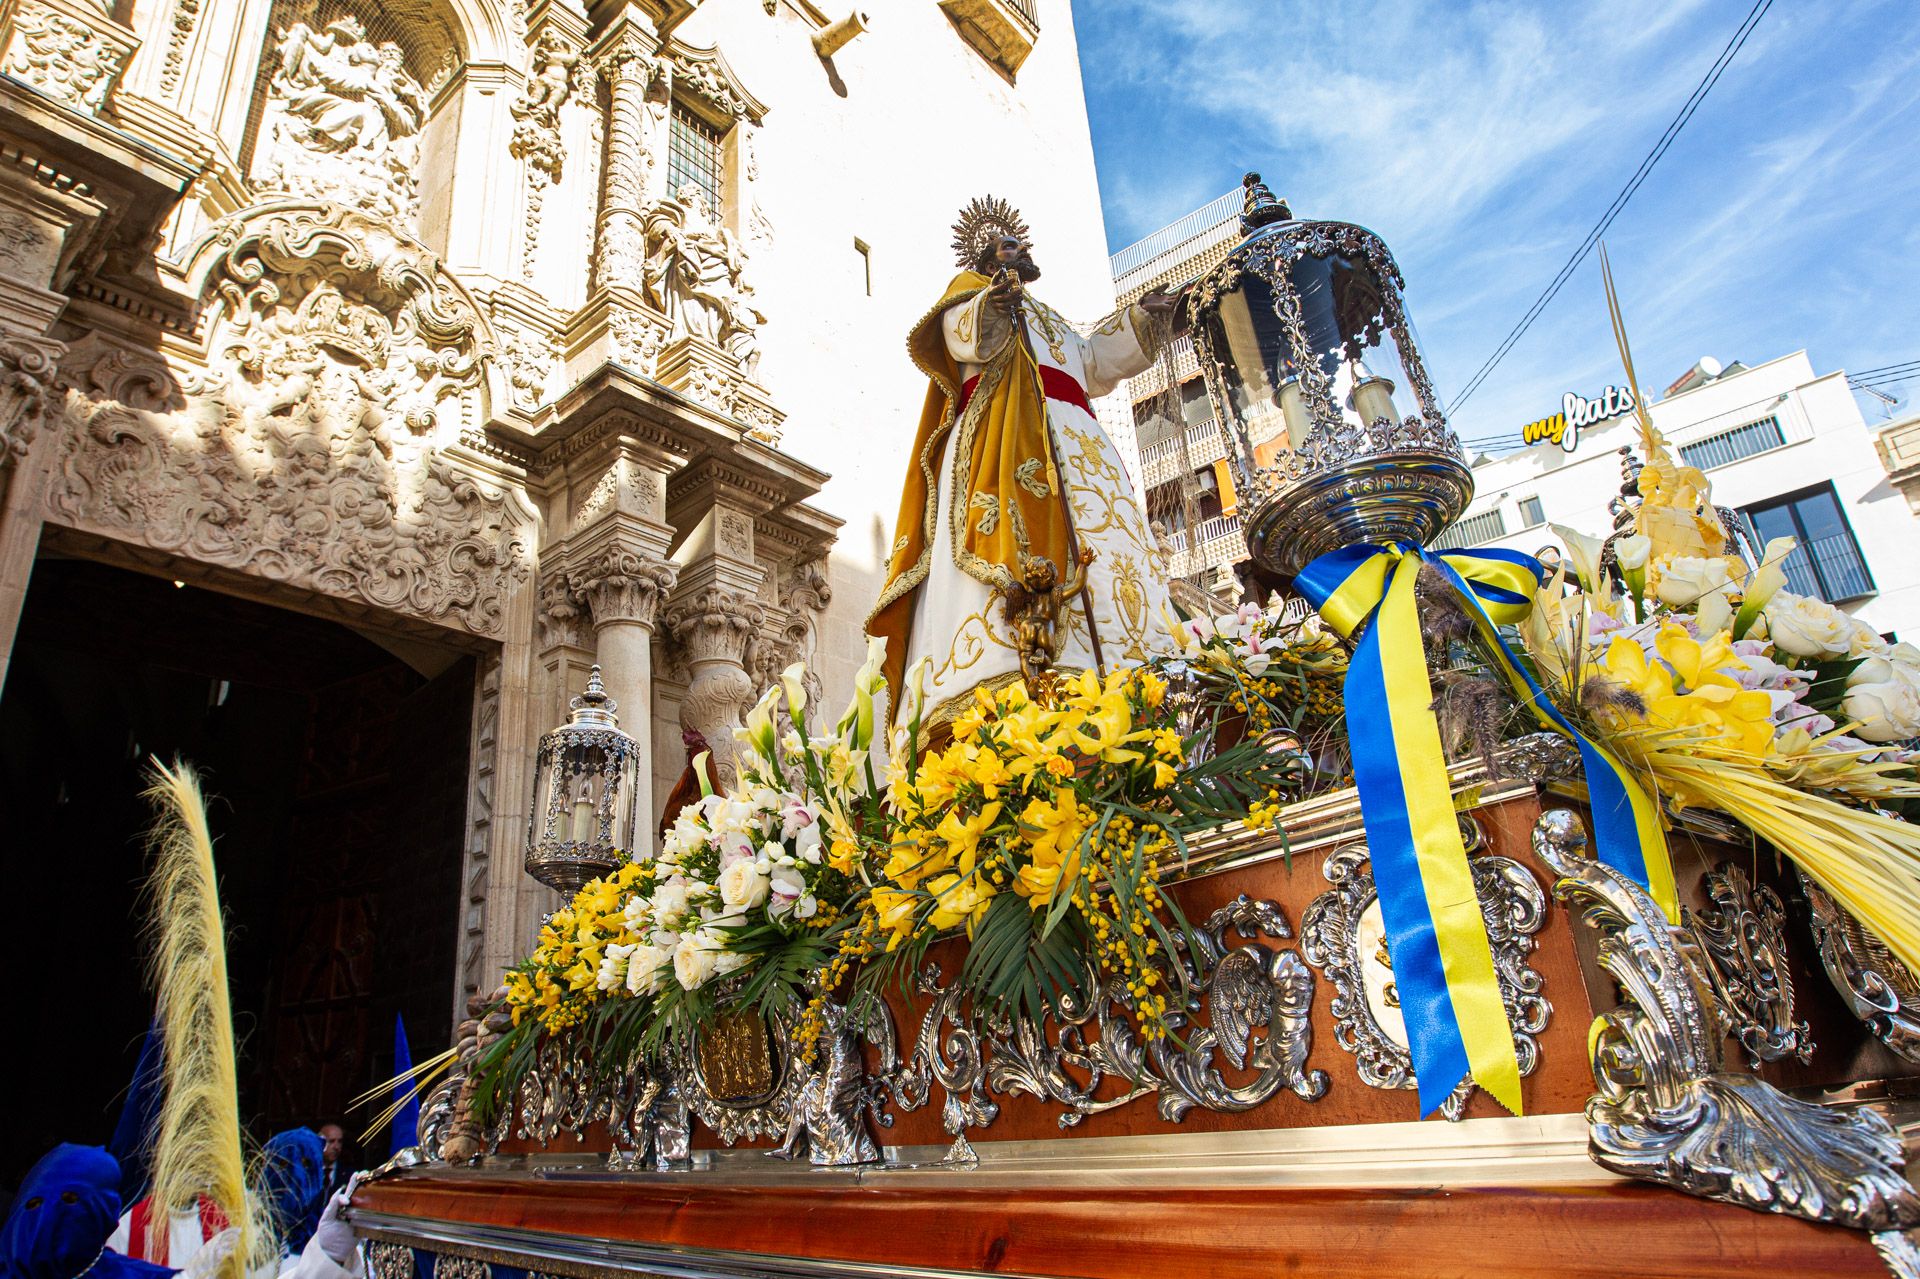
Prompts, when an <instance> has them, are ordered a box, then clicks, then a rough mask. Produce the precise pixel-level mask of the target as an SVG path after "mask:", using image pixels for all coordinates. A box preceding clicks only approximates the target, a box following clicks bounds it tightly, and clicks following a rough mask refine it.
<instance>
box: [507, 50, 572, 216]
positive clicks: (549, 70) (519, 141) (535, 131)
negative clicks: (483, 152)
mask: <svg viewBox="0 0 1920 1279" xmlns="http://www.w3.org/2000/svg"><path fill="white" fill-rule="evenodd" d="M582 69H583V64H582V62H581V58H580V50H579V49H577V48H575V47H574V45H573V42H572V41H570V40H568V39H567V38H566V37H565V36H562V35H561V34H560V33H559V32H557V31H552V30H548V31H545V32H543V33H541V36H540V39H539V40H538V41H536V42H535V43H534V46H533V69H532V75H531V76H530V77H529V78H528V80H527V87H526V90H525V92H524V93H523V94H522V95H521V97H520V100H519V101H518V102H516V103H514V104H513V106H512V107H510V108H509V110H511V111H512V113H513V118H514V121H515V123H514V126H513V141H512V142H511V143H510V144H509V150H511V151H512V153H513V154H514V155H515V156H517V157H519V158H520V159H523V160H525V161H527V163H529V164H531V165H532V166H533V167H534V168H535V169H536V170H537V171H538V172H540V173H541V174H543V175H545V177H546V178H547V180H548V181H551V182H558V181H559V180H560V166H561V164H562V163H563V162H564V161H565V160H566V154H567V153H566V146H565V144H564V143H563V142H562V141H561V138H560V108H561V107H562V106H564V105H566V101H567V98H568V97H569V96H571V94H572V93H573V89H574V79H575V77H576V75H577V74H579V72H580V71H581V70H582Z"/></svg>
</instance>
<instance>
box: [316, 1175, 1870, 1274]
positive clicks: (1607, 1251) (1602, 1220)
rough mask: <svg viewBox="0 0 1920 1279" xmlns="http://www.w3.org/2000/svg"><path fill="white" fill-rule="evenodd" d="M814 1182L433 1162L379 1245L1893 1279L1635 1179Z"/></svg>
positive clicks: (484, 1251) (641, 1269)
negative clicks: (1268, 1183)
mask: <svg viewBox="0 0 1920 1279" xmlns="http://www.w3.org/2000/svg"><path fill="white" fill-rule="evenodd" d="M822 1176H823V1178H824V1179H826V1180H831V1181H833V1182H835V1183H836V1184H832V1185H825V1184H823V1185H820V1186H818V1187H817V1188H815V1187H807V1186H795V1185H793V1184H792V1183H791V1181H788V1183H787V1184H779V1185H757V1186H756V1185H744V1184H737V1183H735V1184H721V1185H715V1184H712V1179H710V1178H703V1177H702V1176H701V1175H699V1174H691V1175H673V1174H667V1175H655V1176H639V1177H633V1178H613V1177H605V1178H601V1179H597V1180H594V1179H581V1180H574V1179H549V1178H544V1177H541V1176H538V1175H535V1174H520V1175H515V1176H502V1175H499V1174H497V1173H496V1174H489V1173H476V1174H469V1173H465V1172H462V1171H457V1170H445V1169H439V1170H432V1171H428V1170H425V1169H423V1170H420V1171H419V1172H416V1173H409V1174H406V1175H402V1176H398V1177H393V1178H389V1179H387V1180H383V1181H380V1182H377V1183H373V1184H370V1185H366V1186H363V1187H362V1188H361V1190H360V1192H359V1194H358V1195H357V1196H356V1198H355V1201H354V1221H355V1225H356V1227H357V1228H358V1229H360V1230H362V1231H364V1232H367V1233H368V1234H370V1235H371V1236H372V1237H374V1238H376V1239H387V1240H391V1241H395V1242H400V1243H405V1244H408V1245H411V1246H413V1247H415V1248H422V1249H426V1250H428V1251H432V1252H436V1253H444V1254H450V1255H465V1256H468V1257H475V1258H478V1259H480V1260H485V1261H492V1262H495V1263H498V1264H504V1265H507V1266H512V1267H517V1268H524V1269H527V1270H531V1271H536V1272H543V1273H548V1274H561V1275H582V1276H584V1275H594V1274H601V1275H604V1274H611V1273H615V1272H622V1271H623V1272H626V1273H628V1274H632V1273H636V1272H637V1273H641V1274H653V1275H671V1276H693V1275H708V1276H714V1275H746V1276H801V1275H810V1276H821V1275H914V1276H921V1277H922V1279H931V1277H933V1276H942V1275H975V1274H989V1275H1027V1276H1077V1277H1081V1279H1133V1277H1135V1276H1175V1275H1195V1276H1205V1277H1206V1279H1275V1276H1283V1275H1313V1276H1355V1277H1356V1279H1360V1277H1364V1279H1379V1277H1381V1276H1394V1277H1396V1279H1418V1277H1422V1276H1431V1277H1432V1279H1441V1277H1442V1276H1448V1277H1452V1276H1460V1277H1462V1279H1465V1277H1468V1276H1470V1277H1471V1279H1502V1277H1505V1276H1528V1277H1530V1279H1531V1277H1534V1276H1549V1275H1552V1276H1588V1275H1590V1276H1595V1277H1596V1279H1599V1277H1604V1279H1629V1277H1631V1276H1656V1275H1657V1276H1686V1277H1687V1279H1708V1277H1709V1276H1721V1275H1728V1276H1732V1275H1743V1276H1744V1275H1823V1276H1854V1275H1858V1276H1875V1277H1884V1276H1885V1275H1886V1274H1887V1271H1886V1269H1885V1267H1884V1266H1883V1264H1882V1263H1881V1261H1880V1259H1879V1257H1878V1255H1877V1254H1876V1252H1875V1250H1874V1247H1873V1245H1872V1243H1871V1242H1870V1241H1869V1239H1868V1238H1867V1237H1866V1236H1865V1235H1862V1234H1858V1233H1855V1232H1853V1231H1849V1230H1843V1229H1840V1228H1837V1227H1831V1226H1820V1225H1814V1224H1812V1223H1809V1222H1805V1221H1800V1220H1798V1219H1795V1218H1791V1217H1782V1216H1777V1215H1772V1214H1765V1213H1756V1212H1749V1211H1747V1210H1745V1209H1741V1208H1735V1207H1730V1206H1728V1205H1725V1204H1718V1203H1712V1202H1708V1201H1705V1200H1700V1199H1694V1198H1691V1197H1689V1196H1686V1195H1683V1194H1680V1193H1677V1192H1675V1191H1670V1190H1667V1189H1664V1188H1662V1187H1657V1186H1650V1185H1641V1184H1636V1183H1628V1182H1618V1181H1616V1182H1603V1183H1599V1184H1573V1185H1544V1186H1525V1187H1518V1186H1507V1187H1444V1188H1443V1187H1432V1188H1424V1189H1423V1188H1409V1187H1392V1188H1363V1189H1322V1188H1315V1189H1300V1188H1297V1187H1283V1188H1247V1187H1230V1188H1217V1189H1207V1188H1192V1187H1186V1188H1163V1189H1119V1188H1109V1187H1099V1186H1068V1185H1062V1186H1060V1187H1057V1188H1042V1187H1027V1188H1022V1189H1017V1190H1010V1189H1004V1188H1002V1189H995V1188H982V1189H960V1188H955V1187H954V1186H953V1184H952V1182H951V1181H949V1180H946V1179H944V1178H943V1179H940V1182H939V1184H937V1185H936V1184H928V1185H925V1186H917V1185H914V1184H913V1183H912V1182H911V1181H906V1182H902V1181H900V1180H897V1179H889V1180H888V1182H887V1184H885V1185H874V1184H862V1183H860V1182H859V1181H857V1180H855V1179H852V1178H849V1177H846V1176H845V1175H844V1174H837V1175H836V1174H822Z"/></svg>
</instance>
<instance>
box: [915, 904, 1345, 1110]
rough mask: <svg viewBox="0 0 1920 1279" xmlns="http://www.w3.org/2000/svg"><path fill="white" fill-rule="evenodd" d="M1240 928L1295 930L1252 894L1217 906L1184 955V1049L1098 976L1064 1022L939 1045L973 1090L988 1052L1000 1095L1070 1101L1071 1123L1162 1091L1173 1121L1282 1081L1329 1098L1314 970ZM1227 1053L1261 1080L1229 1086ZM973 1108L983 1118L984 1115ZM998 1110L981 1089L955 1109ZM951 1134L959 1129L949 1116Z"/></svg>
mask: <svg viewBox="0 0 1920 1279" xmlns="http://www.w3.org/2000/svg"><path fill="white" fill-rule="evenodd" d="M1229 931H1231V932H1232V933H1233V934H1234V935H1235V936H1237V937H1239V938H1242V939H1251V938H1254V937H1256V936H1265V937H1268V938H1284V937H1291V936H1292V932H1291V930H1290V929H1289V928H1288V926H1287V921H1286V917H1285V916H1284V915H1283V914H1282V912H1281V910H1280V907H1279V906H1278V905H1276V904H1275V903H1273V902H1269V901H1254V900H1252V899H1250V898H1248V897H1245V896H1242V897H1239V898H1237V899H1235V900H1234V901H1232V902H1230V903H1228V904H1227V905H1225V906H1222V907H1221V908H1220V909H1218V910H1216V911H1214V912H1213V914H1212V915H1210V916H1209V917H1208V918H1207V920H1206V922H1205V923H1204V924H1203V925H1201V926H1200V927H1199V928H1198V929H1196V930H1195V931H1194V942H1195V949H1194V950H1192V951H1191V952H1189V951H1188V950H1187V949H1186V948H1185V945H1184V943H1182V953H1181V956H1180V960H1181V963H1182V964H1183V965H1184V966H1185V968H1186V973H1187V981H1188V986H1189V989H1190V991H1191V992H1192V993H1191V998H1190V1002H1189V1004H1188V1006H1187V1008H1186V1009H1185V1010H1184V1011H1172V1012H1170V1013H1169V1014H1168V1016H1167V1021H1168V1024H1169V1026H1170V1028H1172V1029H1173V1030H1175V1031H1176V1032H1179V1033H1180V1034H1181V1036H1182V1037H1183V1038H1184V1039H1185V1041H1186V1043H1185V1047H1181V1046H1179V1045H1177V1044H1175V1043H1174V1042H1173V1041H1172V1040H1170V1039H1164V1040H1154V1041H1148V1040H1145V1039H1144V1038H1142V1036H1141V1035H1140V1033H1139V1031H1138V1029H1137V1028H1136V1027H1135V1025H1134V1024H1133V1021H1132V1019H1131V1017H1130V1015H1129V1007H1130V1002H1131V1001H1130V999H1129V997H1128V995H1127V992H1126V985H1125V983H1124V982H1120V981H1117V980H1115V981H1108V982H1105V983H1098V982H1096V981H1095V980H1094V979H1093V976H1092V975H1091V974H1089V980H1088V983H1087V985H1088V987H1089V988H1090V989H1092V990H1094V991H1095V992H1096V993H1095V994H1094V996H1093V998H1092V999H1090V1000H1088V1001H1086V1002H1085V1003H1084V1004H1082V1003H1068V1004H1067V1005H1066V1006H1064V1007H1063V1008H1062V1009H1061V1010H1060V1012H1059V1015H1058V1017H1057V1018H1056V1017H1048V1018H1047V1019H1046V1021H1045V1022H1044V1023H1035V1022H1032V1021H1029V1020H1027V1019H1024V1018H1015V1019H1012V1020H1010V1021H1004V1022H999V1023H993V1024H989V1025H987V1026H986V1027H985V1032H986V1033H985V1035H984V1036H981V1035H979V1034H978V1033H977V1032H975V1031H974V1030H973V1029H972V1028H971V1027H968V1028H966V1029H964V1030H961V1031H959V1032H958V1033H956V1034H955V1035H953V1036H950V1037H948V1038H947V1039H946V1040H945V1041H944V1042H943V1043H942V1044H941V1045H940V1047H941V1048H943V1049H945V1050H946V1051H948V1052H949V1053H951V1054H952V1056H953V1057H954V1058H955V1059H956V1060H957V1062H958V1063H959V1064H960V1065H961V1066H962V1067H963V1069H959V1070H954V1071H950V1072H949V1073H950V1074H951V1075H952V1076H953V1077H954V1078H955V1079H956V1081H957V1082H959V1083H960V1084H961V1086H962V1087H964V1088H968V1089H969V1090H973V1089H976V1088H977V1070H978V1067H977V1065H976V1063H977V1062H979V1061H980V1060H982V1059H984V1063H985V1080H986V1083H987V1084H988V1085H989V1086H990V1087H991V1088H992V1089H993V1090H994V1091H997V1092H1002V1093H1028V1094H1030V1095H1032V1096H1035V1097H1038V1098H1040V1099H1042V1100H1043V1101H1049V1102H1053V1103H1056V1104H1059V1105H1061V1106H1063V1107H1064V1108H1065V1109H1064V1110H1062V1112H1061V1113H1060V1115H1059V1124H1060V1126H1061V1127H1062V1128H1071V1127H1073V1126H1075V1125H1077V1124H1079V1123H1080V1122H1081V1121H1082V1120H1084V1119H1085V1118H1086V1117H1087V1116H1088V1115H1094V1114H1099V1113H1101V1112H1103V1111H1107V1110H1112V1109H1115V1108H1116V1107H1119V1106H1125V1105H1128V1104H1131V1103H1132V1102H1134V1101H1138V1100H1140V1099H1142V1098H1145V1097H1153V1098H1155V1100H1156V1104H1157V1108H1158V1110H1159V1113H1160V1115H1161V1117H1162V1118H1164V1119H1167V1120H1170V1121H1172V1122H1174V1123H1178V1122H1180V1121H1181V1120H1182V1119H1184V1118H1185V1117H1186V1116H1187V1115H1188V1114H1189V1113H1190V1112H1192V1111H1193V1110H1194V1109H1196V1108H1199V1109H1203V1110H1210V1111H1215V1112H1221V1113H1237V1112H1240V1111H1246V1110H1251V1109H1253V1108H1254V1107H1255V1106H1259V1105H1262V1104H1263V1103H1265V1102H1267V1101H1269V1100H1271V1099H1272V1098H1273V1097H1274V1096H1276V1095H1277V1094H1278V1093H1279V1092H1280V1090H1281V1089H1283V1088H1287V1089H1291V1090H1292V1091H1293V1092H1294V1094H1295V1095H1296V1096H1298V1097H1300V1098H1301V1099H1302V1100H1305V1101H1316V1100H1318V1099H1319V1098H1320V1097H1322V1096H1324V1095H1325V1094H1326V1091H1327V1076H1326V1074H1325V1072H1324V1071H1319V1070H1308V1069H1307V1068H1306V1062H1307V1056H1308V1053H1309V1051H1310V1050H1311V1048H1312V1044H1313V1028H1312V1024H1311V1021H1310V1019H1309V1013H1310V1011H1311V1009H1312V1006H1313V973H1312V971H1311V970H1310V969H1308V967H1307V966H1306V964H1304V963H1303V962H1301V960H1300V957H1299V956H1298V955H1297V954H1295V953H1294V952H1293V951H1291V950H1276V949H1274V948H1272V947H1269V946H1266V945H1263V944H1261V943H1259V942H1251V943H1250V944H1247V945H1241V946H1234V945H1230V944H1229V943H1228V941H1227V934H1228V932H1229ZM1176 941H1179V939H1176ZM951 995H952V992H951V991H948V992H945V997H946V999H947V1000H948V1002H945V1003H942V1002H939V1001H936V1006H935V1008H934V1009H932V1010H930V1011H929V1015H928V1021H927V1022H926V1023H923V1026H922V1032H921V1033H922V1042H921V1043H920V1044H919V1045H917V1046H916V1051H915V1063H916V1065H917V1064H918V1063H920V1062H921V1061H927V1062H929V1064H930V1063H931V1061H932V1060H933V1059H934V1052H935V1050H934V1049H932V1048H930V1046H929V1044H928V1043H927V1042H926V1041H927V1039H928V1036H929V1032H930V1031H932V1030H933V1029H934V1028H935V1027H936V1026H937V1024H938V1021H937V1019H936V1017H935V1014H936V1013H938V1014H940V1017H941V1018H950V1017H951V1016H952V1011H953V1008H954V1007H955V1004H954V1003H953V1002H952V1001H951ZM1203 1014H1204V1023H1203V1017H1202V1015H1203ZM1216 1054H1218V1057H1217V1058H1216ZM1219 1061H1224V1062H1225V1063H1227V1064H1229V1065H1231V1066H1233V1067H1234V1068H1235V1069H1236V1070H1250V1071H1252V1072H1253V1077H1252V1078H1251V1079H1249V1080H1248V1081H1247V1082H1246V1083H1244V1084H1239V1085H1234V1084H1230V1083H1228V1082H1227V1080H1226V1078H1225V1076H1224V1075H1223V1074H1222V1072H1221V1069H1220V1066H1219V1065H1218V1064H1217V1062H1219ZM921 1078H924V1075H923V1076H921ZM1110 1082H1118V1083H1120V1084H1121V1085H1123V1086H1124V1087H1123V1091H1121V1092H1119V1093H1114V1094H1113V1095H1111V1096H1107V1097H1101V1096H1099V1094H1100V1093H1101V1092H1102V1091H1111V1090H1110V1088H1108V1085H1109V1083H1110ZM943 1086H944V1085H943ZM949 1098H950V1100H951V1099H953V1092H952V1089H951V1088H950V1087H949ZM909 1108H910V1107H909ZM969 1109H971V1110H972V1111H973V1112H974V1114H978V1115H980V1116H982V1117H983V1118H982V1119H978V1120H977V1119H974V1118H973V1117H972V1115H969V1114H968V1113H967V1112H968V1110H969ZM994 1113H995V1111H994V1110H993V1109H991V1108H990V1107H982V1106H980V1105H979V1099H978V1098H977V1096H976V1097H963V1098H960V1099H959V1113H958V1114H957V1115H956V1116H955V1117H956V1118H961V1119H964V1120H966V1121H967V1122H982V1121H984V1122H991V1120H992V1118H993V1115H994ZM964 1127H965V1124H962V1128H964ZM948 1131H950V1132H952V1131H955V1128H954V1127H953V1126H952V1125H951V1124H949V1127H948Z"/></svg>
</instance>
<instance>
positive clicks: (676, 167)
mask: <svg viewBox="0 0 1920 1279" xmlns="http://www.w3.org/2000/svg"><path fill="white" fill-rule="evenodd" d="M689 182H691V183H693V184H694V185H695V186H697V187H699V188H700V189H701V190H702V191H704V192H705V193H706V196H707V204H708V206H709V207H710V208H712V209H713V211H714V213H715V214H718V213H719V212H720V211H721V209H722V208H724V207H725V206H724V205H722V204H721V203H720V130H718V129H716V128H714V127H713V126H712V125H710V124H708V123H707V122H706V121H705V120H702V119H701V118H700V117H699V116H697V115H694V114H693V113H692V112H691V111H687V110H685V109H684V108H682V107H678V106H676V107H674V109H673V115H672V117H671V118H670V120H669V122H668V127H667V189H668V190H669V191H671V192H673V193H674V194H676V195H677V194H679V191H680V188H681V187H683V186H685V185H686V184H687V183H689Z"/></svg>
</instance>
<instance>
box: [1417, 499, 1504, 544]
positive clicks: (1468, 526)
mask: <svg viewBox="0 0 1920 1279" xmlns="http://www.w3.org/2000/svg"><path fill="white" fill-rule="evenodd" d="M1506 531H1507V517H1506V514H1505V513H1504V512H1502V511H1501V510H1500V508H1499V507H1497V506H1496V507H1494V508H1493V509H1492V510H1491V511H1482V512H1480V514H1478V515H1469V516H1468V517H1467V518H1466V519H1464V520H1461V521H1460V522H1459V523H1458V524H1455V525H1454V526H1453V527H1452V528H1450V529H1447V530H1446V531H1445V532H1443V533H1441V534H1440V536H1439V537H1436V538H1434V539H1433V545H1434V549H1435V550H1441V551H1455V550H1459V549H1460V548H1461V547H1464V546H1478V545H1480V543H1482V542H1486V541H1491V540H1492V539H1494V538H1496V537H1503V536H1505V535H1506Z"/></svg>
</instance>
